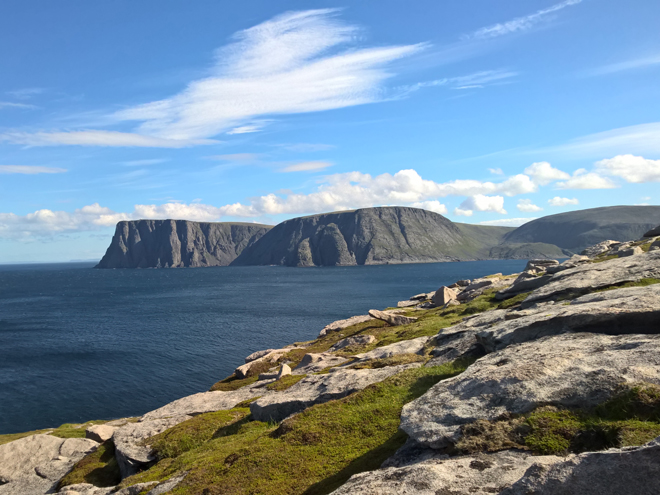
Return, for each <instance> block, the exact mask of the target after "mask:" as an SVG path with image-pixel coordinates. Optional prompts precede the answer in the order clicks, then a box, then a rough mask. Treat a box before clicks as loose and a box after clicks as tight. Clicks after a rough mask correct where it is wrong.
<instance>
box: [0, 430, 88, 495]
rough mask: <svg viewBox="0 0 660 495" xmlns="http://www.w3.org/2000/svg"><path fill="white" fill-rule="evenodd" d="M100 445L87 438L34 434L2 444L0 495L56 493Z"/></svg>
mask: <svg viewBox="0 0 660 495" xmlns="http://www.w3.org/2000/svg"><path fill="white" fill-rule="evenodd" d="M97 446H98V443H97V442H95V441H93V440H89V439H86V438H58V437H53V436H51V435H31V436H28V437H24V438H20V439H18V440H14V441H13V442H9V443H6V444H4V445H0V494H2V495H19V494H20V495H41V494H44V493H52V490H53V489H54V488H55V486H56V485H57V482H58V481H59V480H60V479H61V478H62V477H63V476H64V475H65V474H66V473H68V472H69V471H70V470H71V468H72V467H73V466H74V464H75V463H76V462H78V461H79V460H80V459H82V458H83V457H84V456H85V455H87V454H88V453H89V452H92V451H93V450H94V449H96V447H97Z"/></svg>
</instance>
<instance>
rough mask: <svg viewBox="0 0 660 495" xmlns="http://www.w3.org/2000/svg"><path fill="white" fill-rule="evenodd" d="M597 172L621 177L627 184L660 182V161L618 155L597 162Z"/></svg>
mask: <svg viewBox="0 0 660 495" xmlns="http://www.w3.org/2000/svg"><path fill="white" fill-rule="evenodd" d="M596 172H598V173H600V174H603V175H611V176H615V177H621V178H622V179H624V180H625V181H626V182H632V183H643V182H660V160H649V159H647V158H644V157H641V156H634V155H618V156H615V157H614V158H609V159H606V160H601V161H599V162H596Z"/></svg>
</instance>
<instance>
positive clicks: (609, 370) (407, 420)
mask: <svg viewBox="0 0 660 495" xmlns="http://www.w3.org/2000/svg"><path fill="white" fill-rule="evenodd" d="M633 382H651V383H660V336H659V335H649V336H646V335H625V336H609V335H597V334H590V333H580V334H564V335H558V336H554V337H546V338H543V339H540V340H537V341H534V342H528V343H525V344H520V345H515V346H511V347H507V348H506V349H504V350H502V351H498V352H494V353H492V354H489V355H487V356H485V357H483V358H481V359H479V360H478V361H476V362H475V363H474V364H472V365H471V366H469V367H468V369H467V370H466V371H465V372H463V373H462V374H461V375H458V376H456V377H454V378H451V379H449V380H444V381H442V382H440V383H438V384H436V385H434V386H433V387H431V388H430V389H429V390H428V391H427V392H426V393H425V394H424V395H423V396H422V397H420V398H418V399H416V400H414V401H412V402H411V403H409V404H406V405H405V406H404V408H403V411H402V413H401V429H402V430H403V431H405V432H406V433H407V434H408V435H409V436H410V437H411V438H412V439H414V440H415V441H417V442H418V443H421V444H423V445H425V446H429V447H432V448H442V447H445V446H447V445H449V444H452V443H455V442H456V441H457V440H458V439H459V438H460V427H461V425H464V424H467V423H471V422H473V421H475V420H477V419H485V420H494V419H496V418H498V417H500V416H502V415H503V414H505V413H514V414H520V413H526V412H530V411H532V410H533V409H535V408H537V407H540V406H542V405H548V404H550V405H556V406H564V407H579V408H590V407H593V406H595V405H597V404H599V403H601V402H604V401H606V400H607V399H609V398H610V397H612V395H613V394H614V393H615V391H616V390H617V389H618V387H619V386H620V385H621V384H622V383H633Z"/></svg>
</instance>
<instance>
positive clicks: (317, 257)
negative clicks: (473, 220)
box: [232, 207, 501, 266]
mask: <svg viewBox="0 0 660 495" xmlns="http://www.w3.org/2000/svg"><path fill="white" fill-rule="evenodd" d="M498 233H499V231H498ZM494 238H497V239H498V240H499V239H500V238H501V235H497V236H494ZM496 243H497V242H494V244H496ZM487 252H488V249H485V246H484V245H483V243H482V242H480V241H478V240H476V239H474V238H473V237H471V236H469V235H467V234H466V233H465V232H463V231H462V230H461V229H460V228H459V227H458V226H457V225H456V224H454V223H453V222H451V221H450V220H448V219H446V218H445V217H443V216H442V215H438V214H437V213H433V212H430V211H426V210H420V209H417V208H405V207H383V208H364V209H359V210H354V211H346V212H336V213H327V214H322V215H312V216H308V217H300V218H294V219H291V220H287V221H285V222H282V223H281V224H279V225H277V226H275V227H274V228H273V229H272V230H270V231H269V232H268V233H267V234H266V235H264V236H263V237H262V238H261V239H260V240H259V242H257V243H255V244H254V245H252V246H250V247H248V248H246V249H245V250H244V251H243V253H241V255H240V256H239V257H238V258H236V260H235V261H234V262H233V263H232V265H286V266H336V265H375V264H384V263H416V262H434V261H452V260H459V259H475V258H478V257H487Z"/></svg>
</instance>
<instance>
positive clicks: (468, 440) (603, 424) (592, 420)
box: [456, 384, 660, 455]
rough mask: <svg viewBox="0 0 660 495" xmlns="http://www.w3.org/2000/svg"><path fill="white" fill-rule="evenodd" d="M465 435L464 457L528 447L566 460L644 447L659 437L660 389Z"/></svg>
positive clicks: (648, 387)
mask: <svg viewBox="0 0 660 495" xmlns="http://www.w3.org/2000/svg"><path fill="white" fill-rule="evenodd" d="M462 432H463V437H462V438H461V439H460V440H459V442H458V443H457V444H456V448H457V449H458V450H459V451H461V452H464V453H475V452H484V451H485V452H493V451H497V450H503V449H510V448H524V449H528V450H531V451H533V452H534V453H536V454H541V455H566V454H568V453H571V452H573V453H580V452H587V451H598V450H604V449H608V448H612V447H628V446H637V445H643V444H644V443H646V442H649V441H650V440H653V439H654V438H656V437H657V436H659V435H660V387H658V386H657V385H652V384H639V385H636V386H633V387H626V388H624V389H622V391H621V392H620V393H619V394H618V395H616V396H615V397H614V398H612V399H610V400H608V401H607V402H604V403H603V404H600V405H599V406H598V407H596V408H595V409H594V410H592V411H584V410H568V409H558V408H555V407H542V408H539V409H537V410H535V411H533V412H531V413H530V414H527V415H523V416H515V417H510V418H507V419H504V420H501V421H496V422H489V421H476V422H474V423H472V424H470V425H466V426H464V427H463V428H462Z"/></svg>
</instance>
